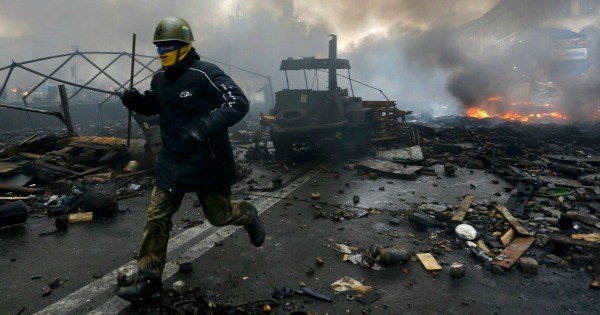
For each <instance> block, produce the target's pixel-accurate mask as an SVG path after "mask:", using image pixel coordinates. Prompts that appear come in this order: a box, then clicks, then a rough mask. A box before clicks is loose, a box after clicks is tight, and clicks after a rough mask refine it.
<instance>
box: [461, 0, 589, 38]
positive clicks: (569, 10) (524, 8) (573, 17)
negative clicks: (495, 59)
mask: <svg viewBox="0 0 600 315" xmlns="http://www.w3.org/2000/svg"><path fill="white" fill-rule="evenodd" d="M599 18H600V0H501V1H500V2H499V3H498V4H497V5H496V6H494V7H493V8H492V9H491V10H490V11H488V12H487V13H486V14H484V15H483V16H482V17H481V18H479V19H476V20H473V21H471V22H469V23H466V24H464V25H463V26H461V27H460V28H459V31H460V34H461V35H462V37H463V38H464V39H468V40H471V41H474V42H477V43H481V44H483V45H484V46H498V45H500V46H501V45H505V44H509V43H511V42H513V41H514V40H515V39H518V38H519V37H520V36H519V35H520V34H522V33H525V32H528V31H530V30H532V29H535V28H553V29H564V30H569V31H572V32H576V33H580V32H585V31H586V30H588V29H590V28H595V27H597V25H598V19H599Z"/></svg>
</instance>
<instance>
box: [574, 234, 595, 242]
mask: <svg viewBox="0 0 600 315" xmlns="http://www.w3.org/2000/svg"><path fill="white" fill-rule="evenodd" d="M571 238H573V239H576V240H584V241H588V242H600V233H590V234H573V235H571Z"/></svg>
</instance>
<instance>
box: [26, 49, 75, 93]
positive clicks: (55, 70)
mask: <svg viewBox="0 0 600 315" xmlns="http://www.w3.org/2000/svg"><path fill="white" fill-rule="evenodd" d="M73 57H75V55H71V56H69V58H67V59H66V60H65V61H64V62H63V63H61V64H60V66H58V67H56V69H54V71H52V72H51V73H50V74H49V76H50V77H51V76H53V75H54V74H56V73H57V72H58V71H59V70H60V69H62V67H64V66H65V65H66V64H67V63H68V62H69V61H70V60H71V59H73ZM46 81H48V78H44V80H42V82H40V83H38V85H36V86H35V87H34V88H33V89H31V90H30V91H29V94H27V96H25V97H28V96H29V95H31V93H33V91H35V90H37V89H38V88H39V87H40V86H42V84H44V82H46ZM75 83H77V82H75Z"/></svg>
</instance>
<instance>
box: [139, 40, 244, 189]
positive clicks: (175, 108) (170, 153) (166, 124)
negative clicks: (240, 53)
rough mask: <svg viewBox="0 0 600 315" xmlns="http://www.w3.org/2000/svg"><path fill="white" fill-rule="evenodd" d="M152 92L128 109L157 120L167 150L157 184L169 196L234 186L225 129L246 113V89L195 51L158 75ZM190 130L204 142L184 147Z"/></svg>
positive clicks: (233, 166)
mask: <svg viewBox="0 0 600 315" xmlns="http://www.w3.org/2000/svg"><path fill="white" fill-rule="evenodd" d="M150 86H151V89H150V90H147V91H145V92H144V93H143V94H142V97H141V98H140V99H139V100H138V101H135V102H133V104H131V105H130V106H129V108H130V109H131V110H133V111H135V112H137V113H139V114H142V115H148V116H150V115H156V114H158V115H159V121H160V129H161V137H162V141H163V147H162V150H161V152H160V156H159V159H158V164H157V167H156V177H157V185H158V186H159V187H161V188H163V189H165V190H167V191H169V192H172V193H174V192H211V191H215V190H220V189H223V188H228V187H230V186H231V185H233V184H234V183H235V181H236V176H235V164H234V158H233V152H232V149H231V143H230V141H229V135H228V132H227V128H228V127H230V126H232V125H234V124H235V123H237V122H239V121H240V120H241V119H242V118H243V117H244V116H245V115H246V113H248V107H249V102H248V99H247V98H246V96H245V95H244V93H243V92H242V90H241V89H240V88H239V87H238V86H237V84H235V82H233V80H232V79H231V78H230V77H229V76H227V75H226V74H225V73H224V72H223V71H222V70H221V69H219V67H217V66H215V65H214V64H212V63H209V62H204V61H201V60H200V57H199V56H198V54H197V53H196V52H195V50H193V49H192V51H190V52H189V53H188V55H187V56H186V58H185V59H184V60H182V61H181V62H179V63H178V64H176V65H175V66H172V67H169V68H167V69H166V70H164V71H163V70H161V71H158V72H157V73H156V74H155V75H154V77H153V78H152V83H151V85H150ZM191 126H197V127H199V128H200V130H201V131H202V132H203V133H204V135H205V136H206V137H205V138H206V139H207V140H206V141H203V142H200V143H196V144H193V145H190V144H186V143H184V142H183V141H182V137H183V136H184V134H185V133H186V132H188V131H189V128H190V127H191Z"/></svg>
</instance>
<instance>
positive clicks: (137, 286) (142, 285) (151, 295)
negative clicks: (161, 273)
mask: <svg viewBox="0 0 600 315" xmlns="http://www.w3.org/2000/svg"><path fill="white" fill-rule="evenodd" d="M117 295H118V296H119V297H120V298H122V299H124V300H127V301H129V302H132V303H137V302H148V301H158V300H160V298H161V295H162V280H161V278H157V277H144V276H141V277H140V278H139V279H138V280H136V281H135V282H134V283H133V284H131V285H129V286H126V287H121V288H119V290H118V291H117Z"/></svg>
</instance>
